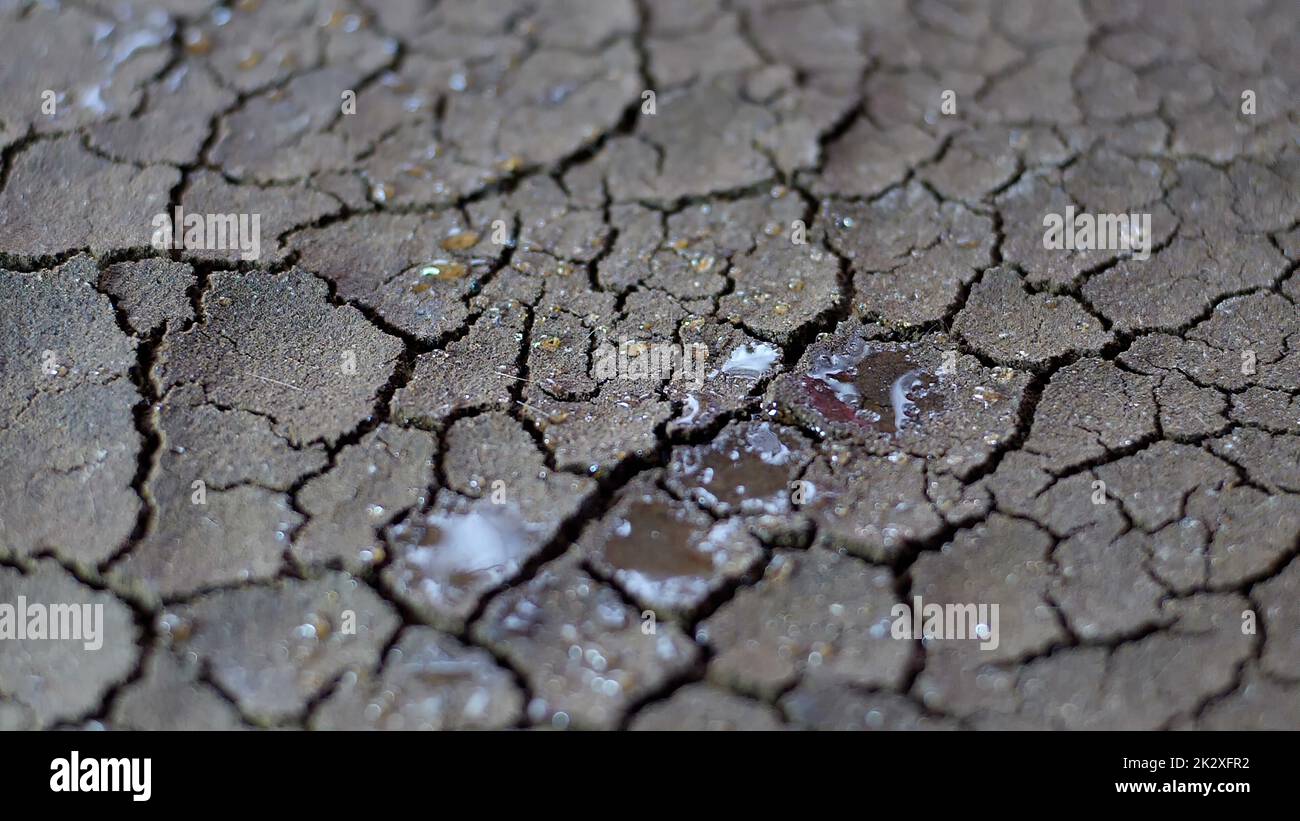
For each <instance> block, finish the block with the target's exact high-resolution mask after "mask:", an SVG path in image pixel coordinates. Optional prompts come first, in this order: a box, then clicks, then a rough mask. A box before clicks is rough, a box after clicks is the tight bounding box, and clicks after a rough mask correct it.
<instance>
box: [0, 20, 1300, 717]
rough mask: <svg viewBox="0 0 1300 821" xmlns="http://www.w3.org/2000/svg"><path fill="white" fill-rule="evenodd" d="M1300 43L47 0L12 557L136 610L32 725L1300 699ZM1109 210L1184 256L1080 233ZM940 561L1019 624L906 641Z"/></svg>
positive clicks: (1225, 709)
mask: <svg viewBox="0 0 1300 821" xmlns="http://www.w3.org/2000/svg"><path fill="white" fill-rule="evenodd" d="M1297 39H1300V14H1297V9H1296V6H1295V4H1294V3H1290V2H1285V0H1275V1H1274V2H1267V1H1266V0H1260V1H1259V2H1254V1H1253V0H1252V2H1239V3H1221V2H1214V1H1212V0H1206V1H1205V2H1176V3H1175V2H1170V3H1152V2H1141V3H1139V2H1136V0H1134V1H1133V2H1127V1H1126V0H1050V2H1044V1H1043V0H1032V1H1031V0H1012V1H1009V2H997V3H991V2H990V3H983V2H957V1H955V0H954V2H941V1H940V0H916V2H904V0H871V1H870V2H867V1H866V0H790V1H789V2H786V1H785V0H441V2H417V1H416V0H391V1H390V0H384V1H383V2H380V1H379V0H373V2H371V0H337V1H336V2H335V1H332V2H319V3H318V2H303V1H302V0H289V1H288V2H275V3H273V2H257V0H252V2H249V1H248V0H240V1H239V2H235V3H233V4H232V5H230V6H220V5H217V4H215V3H213V2H210V0H167V1H166V2H161V3H156V4H153V5H146V4H143V3H136V2H132V1H131V0H121V1H120V2H119V0H113V2H66V3H63V4H60V5H58V6H55V5H52V4H51V5H46V4H42V3H30V2H24V0H0V54H4V55H6V57H5V59H4V60H3V61H0V363H2V367H0V602H12V601H15V600H16V599H17V597H18V596H25V597H26V598H27V599H28V600H29V601H39V602H78V603H83V602H84V603H98V604H101V605H103V609H104V643H103V646H102V647H101V648H100V649H98V650H95V651H87V650H84V649H83V648H82V646H81V644H80V643H77V642H58V641H45V642H31V641H28V642H14V643H10V642H5V644H6V645H7V646H5V647H3V648H0V727H5V728H58V727H84V726H103V727H109V728H145V729H161V728H255V727H285V728H310V729H330V728H387V729H415V728H510V727H533V726H545V727H557V728H562V727H577V728H597V729H669V728H741V729H776V728H822V729H872V728H892V729H958V728H967V729H984V728H1004V727H1016V728H1080V729H1083V728H1089V729H1091V728H1126V729H1157V728H1173V729H1183V728H1213V729H1228V728H1290V729H1300V559H1298V558H1297V555H1298V554H1300V311H1298V310H1297V303H1298V301H1300V270H1298V265H1297V261H1298V260H1300V148H1298V146H1297V140H1298V139H1300V112H1298V111H1297V109H1296V107H1295V101H1296V99H1297V95H1296V92H1297V88H1300V61H1297V53H1298V52H1297V50H1296V48H1295V44H1296V42H1297ZM46 89H53V90H56V92H57V96H56V99H57V104H56V107H55V112H54V113H53V114H48V113H46V112H45V111H44V110H43V109H42V107H41V103H42V92H43V91H44V90H46ZM1247 89H1249V90H1252V91H1253V92H1254V95H1255V100H1256V106H1257V108H1256V110H1255V112H1254V113H1253V114H1250V115H1246V114H1243V113H1242V111H1241V103H1242V96H1241V95H1242V92H1243V91H1244V90H1247ZM645 90H653V91H654V92H655V111H654V113H653V114H649V113H646V111H645V109H644V108H643V103H644V98H643V94H642V92H643V91H645ZM348 91H351V92H354V94H355V103H356V109H355V110H356V113H354V114H348V113H344V112H343V110H342V108H341V100H343V99H344V97H345V96H346V95H345V92H348ZM945 91H952V92H954V95H955V96H954V97H953V98H952V99H954V100H955V104H956V112H955V113H954V114H949V113H945V112H944V111H943V110H942V108H941V104H942V99H943V96H942V95H943V93H944V92H945ZM1067 206H1073V207H1075V208H1076V209H1077V210H1078V211H1081V212H1082V211H1087V212H1094V213H1100V212H1105V213H1129V212H1133V213H1147V214H1150V215H1151V226H1152V228H1151V231H1152V241H1153V246H1152V252H1151V254H1150V258H1149V259H1139V258H1137V257H1136V256H1135V255H1131V254H1128V253H1123V252H1113V251H1098V250H1092V251H1052V250H1046V249H1044V247H1043V242H1042V227H1041V226H1042V218H1043V215H1044V214H1045V213H1047V212H1049V211H1061V210H1063V209H1064V208H1066V207H1067ZM176 207H183V208H184V209H185V210H186V211H189V212H194V213H204V212H211V213H259V214H260V215H261V256H260V257H259V258H258V259H257V260H256V261H246V260H243V259H241V258H240V256H239V254H238V253H237V252H232V251H226V250H221V249H213V250H198V249H191V250H183V249H182V250H170V251H158V250H155V249H154V248H153V247H151V245H150V237H151V235H152V231H153V226H152V224H151V218H152V217H153V215H154V214H157V213H160V212H164V211H168V212H170V211H171V210H172V209H174V208H176ZM805 229H806V236H796V234H797V233H802V232H804V231H805ZM799 240H806V241H803V242H800V241H799ZM621 339H634V340H640V341H642V342H644V343H662V344H672V345H678V346H682V345H690V344H700V345H706V346H707V347H708V351H709V358H708V366H707V368H706V373H705V376H704V378H703V380H702V382H701V383H700V384H699V385H693V384H690V383H687V382H685V381H683V380H674V379H667V378H665V379H639V380H628V379H622V378H619V377H617V376H615V377H612V378H611V377H610V376H608V375H607V374H602V373H601V372H600V371H599V369H597V368H596V367H595V366H594V361H595V357H596V354H597V351H598V348H599V346H601V345H603V344H605V343H607V342H608V343H610V344H617V342H618V341H619V340H621ZM900 386H901V387H900ZM900 392H901V393H900ZM900 396H901V400H900ZM196 494H198V495H199V496H200V497H201V499H202V502H201V503H196V501H195V500H196V498H198V497H196ZM916 596H920V597H922V598H923V599H924V600H925V601H926V602H935V603H946V602H963V603H964V602H971V603H989V604H997V605H999V607H1000V637H999V641H998V643H997V646H996V647H995V648H991V649H980V645H979V643H978V642H975V641H969V640H967V641H960V640H947V641H941V640H934V641H920V640H899V639H894V638H891V636H890V630H889V626H890V622H891V616H890V613H891V609H892V608H893V606H894V605H895V604H897V603H900V602H907V603H910V602H911V601H912V600H913V598H914V597H916ZM1248 620H1249V621H1250V622H1251V629H1245V625H1246V622H1247V621H1248Z"/></svg>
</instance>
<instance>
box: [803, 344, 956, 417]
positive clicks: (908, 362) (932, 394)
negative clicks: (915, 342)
mask: <svg viewBox="0 0 1300 821" xmlns="http://www.w3.org/2000/svg"><path fill="white" fill-rule="evenodd" d="M937 384H938V378H937V377H935V376H934V375H933V374H931V373H930V372H929V371H928V370H926V369H925V368H924V367H922V366H921V365H920V363H918V362H917V361H916V360H914V359H913V358H912V356H911V355H910V354H909V353H908V352H907V351H902V350H872V349H871V348H870V346H869V345H867V343H864V342H862V341H860V340H858V341H857V343H856V344H855V345H854V346H853V347H852V348H851V349H850V350H849V351H848V352H846V353H837V354H830V355H827V356H821V357H819V358H818V359H817V361H816V364H815V365H814V367H813V368H812V370H810V371H809V373H808V375H807V376H805V377H804V378H803V386H804V389H805V390H806V391H807V393H808V397H809V400H810V402H811V405H812V407H813V408H815V409H816V410H817V411H818V412H819V413H821V414H822V415H823V416H825V417H826V418H827V419H829V420H832V421H837V422H848V423H852V424H857V425H859V426H861V427H865V428H869V429H872V430H878V431H881V432H884V433H897V432H899V431H903V430H906V429H908V428H912V427H915V426H917V425H919V424H920V423H921V422H922V420H923V419H924V418H925V416H926V415H927V414H929V413H932V412H935V411H938V410H941V409H942V407H943V405H942V400H941V397H940V396H939V394H938V393H937V392H936V391H934V388H935V386H936V385H937Z"/></svg>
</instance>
